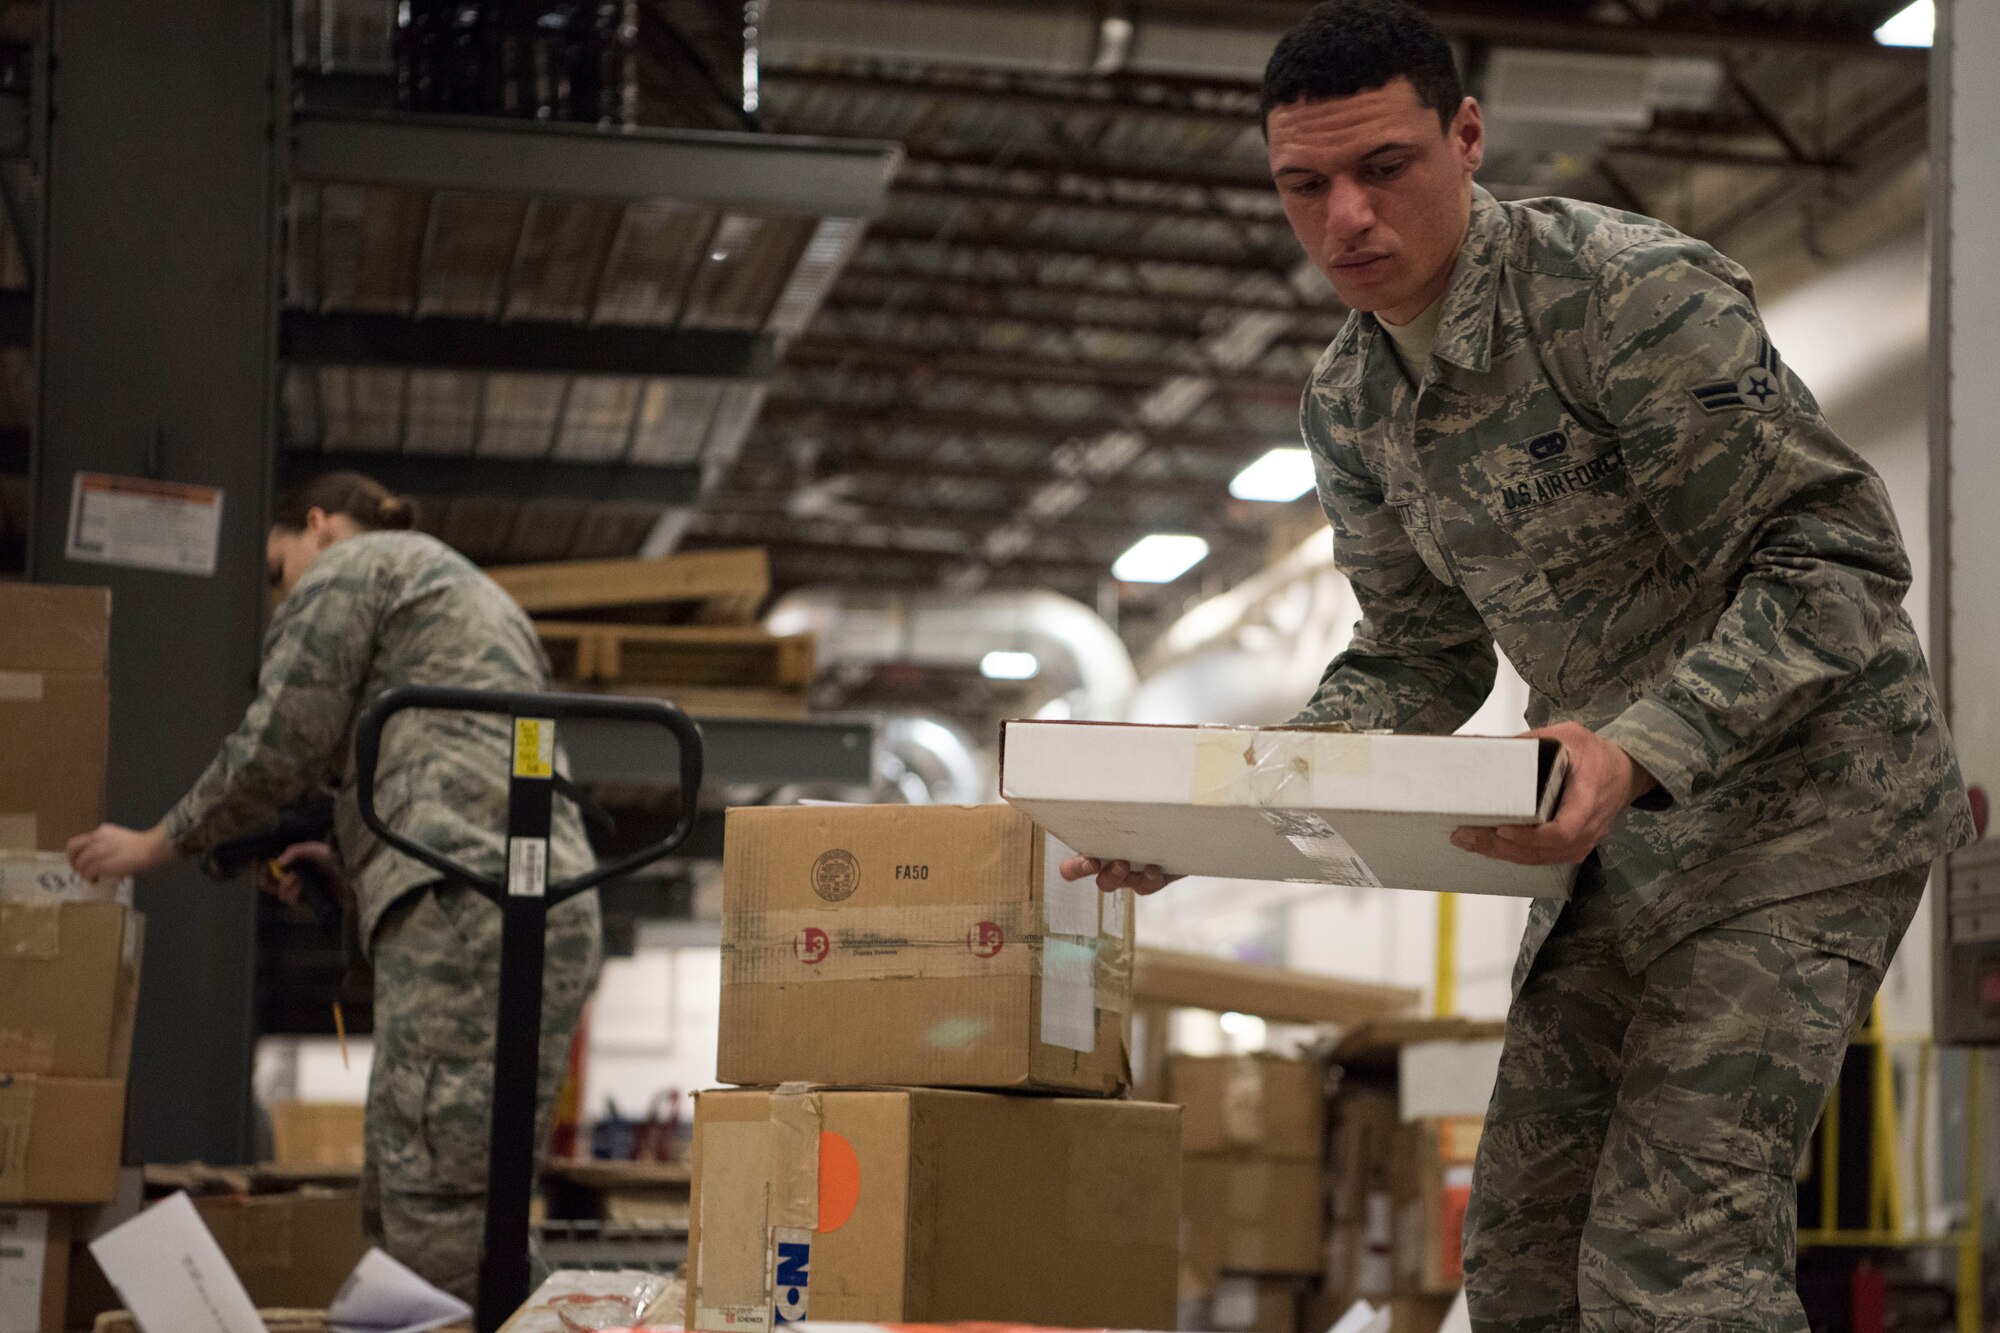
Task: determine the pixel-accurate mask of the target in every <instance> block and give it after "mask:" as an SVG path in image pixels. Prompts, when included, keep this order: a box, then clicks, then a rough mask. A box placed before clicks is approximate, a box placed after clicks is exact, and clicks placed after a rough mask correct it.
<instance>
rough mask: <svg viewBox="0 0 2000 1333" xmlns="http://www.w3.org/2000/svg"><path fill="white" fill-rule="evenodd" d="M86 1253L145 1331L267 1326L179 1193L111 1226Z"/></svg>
mask: <svg viewBox="0 0 2000 1333" xmlns="http://www.w3.org/2000/svg"><path fill="white" fill-rule="evenodd" d="M90 1252H91V1254H92V1255H93V1256H95V1257H96V1259H97V1263H98V1266H99V1267H100V1268H102V1269H103V1270H104V1276H105V1277H107V1278H109V1279H110V1281H111V1285H112V1286H113V1287H115V1288H117V1290H118V1295H119V1298H120V1299H121V1300H123V1301H124V1302H125V1308H126V1309H128V1310H130V1311H131V1312H132V1317H133V1318H134V1319H136V1320H137V1321H138V1323H139V1327H140V1328H142V1329H145V1330H146V1333H166V1330H169V1329H171V1330H172V1333H267V1330H266V1329H265V1327H264V1321H263V1320H261V1319H259V1318H258V1317H257V1307H256V1306H254V1305H252V1304H251V1303H250V1293H249V1292H247V1291H245V1290H244V1289H243V1283H242V1282H241V1281H240V1280H239V1279H238V1278H237V1276H236V1271H235V1270H234V1269H232V1268H231V1267H230V1266H229V1260H227V1259H225V1258H223V1256H222V1247H221V1246H220V1245H217V1244H216V1243H215V1237H214V1236H212V1235H210V1234H209V1232H208V1227H207V1226H206V1225H205V1224H204V1223H203V1222H202V1220H201V1214H200V1213H197V1212H196V1211H195V1210H194V1204H193V1203H192V1202H190V1201H189V1199H188V1196H187V1195H186V1194H176V1195H173V1196H172V1197H170V1198H166V1199H162V1200H161V1201H160V1202H158V1203H156V1204H154V1205H153V1206H152V1207H151V1208H148V1209H147V1210H146V1211H145V1212H143V1213H141V1214H139V1215H138V1216H137V1217H135V1218H133V1219H132V1220H131V1221H129V1222H127V1223H125V1224H124V1225H122V1226H119V1227H114V1228H113V1229H112V1230H110V1231H108V1232H106V1233H105V1234H104V1235H102V1236H100V1237H98V1238H97V1239H96V1240H94V1241H92V1242H91V1243H90Z"/></svg>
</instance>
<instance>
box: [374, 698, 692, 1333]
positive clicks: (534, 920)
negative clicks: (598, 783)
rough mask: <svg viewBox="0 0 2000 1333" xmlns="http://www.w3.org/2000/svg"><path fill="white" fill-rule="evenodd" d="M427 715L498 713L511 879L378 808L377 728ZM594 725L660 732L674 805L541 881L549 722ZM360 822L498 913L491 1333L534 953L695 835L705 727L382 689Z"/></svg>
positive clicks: (528, 1178) (602, 708)
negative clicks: (662, 831) (553, 922)
mask: <svg viewBox="0 0 2000 1333" xmlns="http://www.w3.org/2000/svg"><path fill="white" fill-rule="evenodd" d="M412 709H435V710H446V711H453V712H467V713H498V714H501V715H502V716H505V717H507V718H508V719H509V720H510V723H511V729H510V734H511V737H512V744H511V762H510V765H509V779H508V799H507V872H506V874H505V876H504V877H495V876H492V875H485V874H481V873H479V872H478V871H475V870H472V869H471V868H469V867H467V866H462V865H460V864H458V862H456V861H453V860H452V859H451V858H450V857H448V856H445V855H444V854H442V853H440V852H438V851H436V850H434V849H432V848H430V847H426V846H424V845H423V844H421V843H418V842H415V841H413V840H411V839H409V838H406V837H404V836H403V835H402V834H400V833H398V832H396V831H395V830H394V829H392V828H390V827H389V826H388V825H387V824H385V823H384V822H383V821H382V818H381V816H380V814H379V813H377V811H376V809H375V769H376V764H377V761H378V760H379V758H380V756H381V747H382V729H383V727H384V726H386V725H387V724H388V722H389V719H391V718H392V717H394V716H395V715H396V714H398V713H402V712H406V711H409V710H412ZM577 719H590V720H598V721H606V722H631V723H639V724H649V725H654V726H659V727H664V728H665V729H666V730H667V731H669V732H671V733H672V734H673V737H674V740H675V741H676V743H677V745H678V748H679V751H680V797H679V806H678V809H677V810H676V812H675V819H674V824H673V827H672V828H671V829H670V830H668V832H667V834H666V836H665V837H663V838H661V839H660V840H658V841H657V842H654V843H651V844H649V845H647V846H645V847H643V848H641V849H640V850H638V851H636V852H633V853H631V854H630V855H627V856H623V857H620V858H619V859H618V860H616V861H613V862H611V863H609V864H606V865H600V866H598V867H597V868H596V869H595V870H592V871H590V872H589V873H588V874H583V875H578V876H577V877H576V878H574V879H568V880H563V881H561V882H559V883H554V884H551V883H549V881H548V867H549V825H550V811H551V808H552V805H553V802H554V795H555V779H556V764H555V755H556V749H555V743H556V724H557V723H558V722H559V721H563V720H577ZM354 768H355V787H356V795H357V796H358V797H359V798H360V805H361V819H362V822H363V823H365V824H366V825H367V826H368V827H369V828H370V829H371V830H373V832H374V833H375V835H376V836H377V837H379V838H381V839H382V841H384V842H385V843H387V844H389V845H390V846H391V847H394V848H395V849H396V850H397V851H400V852H402V853H403V854H404V855H406V856H409V857H412V858H413V859H415V860H417V861H420V862H422V863H423V864H425V865H427V866H429V867H430V868H431V869H433V870H435V871H437V872H438V873H439V874H441V875H444V876H447V877H449V878H451V879H454V880H457V881H459V882H461V883H465V884H469V885H471V886H472V887H473V888H475V889H477V890H479V892H481V893H483V894H485V895H486V897H487V898H489V899H491V900H492V901H493V903H494V904H495V905H496V906H498V907H499V908H500V912H501V918H500V920H501V926H500V1004H499V1014H498V1022H497V1024H496V1026H495V1028H494V1042H493V1109H492V1118H491V1122H490V1134H489V1144H488V1149H487V1177H486V1239H485V1248H484V1250H483V1252H482V1254H481V1258H480V1264H479V1299H478V1301H477V1303H476V1305H475V1308H474V1320H475V1324H474V1327H475V1328H476V1329H477V1330H478V1333H495V1330H497V1329H498V1328H499V1327H500V1325H501V1324H503V1323H505V1322H506V1320H507V1318H508V1317H509V1316H510V1315H511V1314H512V1313H513V1312H514V1311H515V1310H516V1309H518V1308H519V1307H520V1306H521V1304H522V1303H523V1302H524V1301H526V1300H527V1299H528V1294H529V1293H528V1277H529V1265H528V1204H529V1200H530V1198H531V1196H532V1195H533V1193H534V1183H535V1181H534V1172H535V1158H536V1154H537V1150H538V1148H539V1146H540V1145H538V1144H537V1143H536V1142H535V1084H536V1079H537V1075H538V1072H539V1070H538V1066H539V1064H540V1054H541V1031H542V961H543V960H542V950H543V945H544V932H545V929H546V926H547V923H548V914H549V909H550V908H553V907H556V906H558V905H559V904H561V903H563V902H566V901H568V900H569V899H571V898H574V897H575V896H576V895H577V894H579V893H582V892H583V891H584V890H586V889H590V888H594V887H596V886H597V885H599V884H602V883H604V882H605V881H606V880H609V879H614V878H617V877H618V876H620V875H629V874H631V873H632V872H633V871H635V870H638V869H639V868H640V867H642V866H646V865H650V864H651V863H652V862H654V861H657V860H659V859H661V858H662V857H664V856H667V855H669V854H671V853H672V852H673V851H674V849H675V848H677V847H679V846H680V845H681V843H683V842H684V841H686V840H687V836H688V834H689V832H690V831H691V830H692V829H693V827H694V820H695V814H696V807H697V805H698V800H699V796H700V793H701V771H702V748H701V730H700V728H699V727H697V726H696V725H695V723H694V721H693V720H692V719H691V718H689V717H688V715H687V714H685V713H683V712H681V711H680V710H679V709H678V708H675V707H673V706H672V705H670V704H668V703H665V702H663V701H661V700H658V699H622V698H613V697H608V696H605V695H594V694H553V693H528V692H516V691H500V690H468V689H452V688H446V687H441V686H428V685H407V686H402V687H400V688H397V689H393V690H390V691H389V692H388V693H387V694H385V695H383V696H382V697H381V698H380V699H379V700H377V701H376V702H375V704H374V705H373V706H372V707H370V708H369V710H368V712H367V713H366V714H365V715H364V716H363V717H362V719H361V725H360V727H359V728H358V729H357V731H356V734H355V739H354Z"/></svg>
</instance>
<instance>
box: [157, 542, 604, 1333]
mask: <svg viewBox="0 0 2000 1333" xmlns="http://www.w3.org/2000/svg"><path fill="white" fill-rule="evenodd" d="M547 679H548V662H547V659H546V657H544V656H543V653H542V648H541V644H540V642H539V641H538V639H537V638H536V635H535V631H534V628H533V626H532V625H531V624H530V623H529V621H528V619H527V617H526V616H525V615H523V614H522V612H521V609H520V608H519V607H518V606H516V605H515V604H514V602H513V601H512V600H511V599H510V598H509V597H508V596H507V594H506V593H504V592H502V591H501V590H500V588H499V587H498V586H497V585H496V584H494V583H493V581H492V580H490V579H488V578H487V577H486V576H485V575H483V574H481V573H480V572H479V571H478V570H477V569H476V568H474V567H473V566H472V565H471V564H470V563H468V562H467V561H466V560H465V559H464V558H463V557H462V556H460V555H458V554H457V553H456V552H454V551H452V550H451V549H450V548H449V547H447V546H445V545H444V544H443V543H441V542H439V541H437V540H436V539H434V538H432V537H428V536H425V535H422V534H420V533H414V532H363V533H361V534H359V535H356V536H350V537H346V538H344V539H342V540H339V541H336V542H334V543H333V544H332V545H330V546H328V547H327V548H326V549H325V550H324V551H323V552H322V553H321V554H320V555H319V556H318V558H317V560H316V561H315V562H314V563H313V564H312V566H311V568H310V570H309V571H308V572H307V573H306V574H305V575H304V577H303V578H301V579H300V580H299V582H298V585H297V586H296V587H295V588H294V589H293V590H292V592H291V593H290V595H288V596H287V597H286V598H285V599H284V600H283V601H282V602H281V603H280V604H279V605H278V608H277V611H276V613H275V615H274V616H273V617H272V621H271V627H270V630H269V632H268V634H267V635H266V637H265V643H264V661H263V666H262V670H261V673H260V677H259V687H258V694H257V698H256V700H255V702H253V703H252V704H251V706H250V710H249V712H248V713H247V714H246V715H245V717H244V719H243V722H242V725H241V726H239V727H238V728H237V730H236V731H235V733H234V734H233V735H231V736H230V737H229V739H228V740H226V741H225V742H224V743H223V745H222V749H221V752H220V753H218V754H217V755H216V757H215V760H214V762H213V763H211V764H210V765H209V768H208V771H207V772H205V773H204V774H203V775H202V777H201V779H200V780H199V781H198V782H196V783H195V785H194V787H193V789H192V790H190V791H189V792H188V794H187V795H186V796H185V797H184V798H183V799H182V800H181V802H180V804H178V805H177V806H175V808H174V810H173V812H172V813H171V814H169V815H168V816H167V818H166V820H165V821H164V823H163V825H162V829H163V831H164V833H165V834H166V836H167V838H168V839H169V840H170V841H171V843H172V844H173V846H174V847H175V848H177V849H178V850H179V851H180V852H182V853H183V854H186V855H189V856H199V855H201V854H202V853H204V852H206V851H207V850H209V849H210V848H211V847H213V846H215V845H216V844H217V843H220V842H223V841H226V840H228V839H229V838H232V837H235V836H237V835H239V834H241V833H244V832H247V831H249V830H250V829H252V828H255V827H256V826H257V825H259V824H261V823H264V822H266V821H268V820H269V819H271V818H272V817H273V816H274V815H275V813H276V811H277V810H278V809H279V807H281V806H283V805H285V804H287V803H289V802H291V801H293V800H296V799H298V798H299V797H300V796H302V795H303V794H305V793H306V792H307V791H308V790H309V789H311V788H313V787H315V786H317V785H318V784H320V783H321V782H323V781H325V780H327V779H328V778H329V777H330V778H331V780H332V781H333V783H334V785H335V788H336V798H335V806H334V842H335V850H336V853H337V857H338V861H339V866H340V870H341V877H342V879H343V880H344V882H345V883H346V884H347V886H348V887H349V888H350V889H351V890H352V892H353V894H354V900H355V909H356V911H357V913H358V916H359V939H360V942H361V944H362V947H363V949H364V951H365V952H367V953H368V954H369V955H370V956H371V957H372V961H373V965H374V973H375V1055H374V1064H373V1067H372V1070H371V1072H370V1075H369V1084H368V1111H367V1168H366V1174H365V1178H364V1191H363V1192H364V1201H365V1206H366V1212H367V1222H368V1230H369V1234H370V1236H371V1238H372V1239H374V1240H375V1241H377V1242H378V1243H380V1244H381V1245H382V1246H383V1248H385V1249H386V1250H388V1251H389V1253H391V1254H392V1255H394V1256H395V1257H396V1258H398V1259H400V1260H402V1261H403V1262H404V1263H406V1264H408V1265H409V1266H410V1267H411V1268H413V1269H415V1270H416V1271H417V1272H418V1273H420V1274H422V1275H423V1276H424V1277H426V1278H428V1279H429V1280H430V1281H432V1282H434V1283H436V1284H438V1285H439V1286H441V1287H443V1288H445V1289H446V1290H449V1291H452V1292H454V1293H456V1294H458V1295H460V1296H462V1297H464V1298H466V1299H467V1300H470V1299H472V1298H473V1296H474V1289H475V1287H476V1286H477V1275H478V1268H479V1250H480V1242H481V1239H482V1226H483V1218H484V1216H485V1206H486V1129H487V1113H488V1108H489V1106H490V1104H491V1098H492V1084H493V1065H492V1061H493V1043H494V1029H493V1024H494V1017H495V1014H496V1011H497V1006H498V969H499V958H500V911H499V909H498V908H497V907H496V906H494V905H493V904H492V903H491V902H490V901H488V900H487V899H486V898H485V897H484V896H482V895H481V894H480V893H479V892H477V891H476V890H474V889H472V888H470V887H468V886H466V885H463V884H455V883H440V882H438V876H437V872H436V871H434V870H432V869H430V868H429V867H427V866H425V865H422V864H420V863H419V862H416V861H413V860H411V859H410V858H409V857H406V856H404V855H403V854H402V853H400V852H398V851H396V850H394V849H393V848H391V847H388V846H386V845H384V844H383V843H382V842H381V840H380V839H378V838H376V837H375V835H374V834H372V833H370V832H369V831H368V829H367V828H366V827H365V826H364V825H363V824H362V822H361V814H360V806H359V803H358V801H357V799H356V796H355V787H354V772H353V743H354V729H355V725H356V723H357V722H358V720H359V719H360V716H361V714H362V713H363V712H364V711H366V709H367V707H368V705H369V704H370V703H371V702H373V701H374V700H375V699H377V698H379V697H380V696H381V695H382V694H383V693H385V692H386V691H388V690H390V689H393V688H395V687H396V686H399V685H450V686H457V687H461V688H472V689H492V690H538V689H543V688H545V687H546V684H547ZM510 755H511V751H510V731H509V727H508V722H507V719H506V718H504V717H500V716H496V715H485V714H473V713H450V712H434V711H430V710H420V711H414V712H409V713H404V714H401V715H399V716H398V717H396V718H394V719H392V720H391V722H390V723H389V725H388V727H387V728H386V729H385V731H384V735H383V740H382V749H381V753H380V758H379V762H378V765H377V776H376V781H375V802H376V807H377V809H378V810H379V811H380V812H381V814H382V816H383V818H384V819H385V820H386V821H387V822H388V823H389V824H391V825H392V826H394V827H395V828H396V829H397V830H398V831H399V832H401V833H403V834H405V835H407V836H408V837H410V838H413V839H415V840H416V841H418V842H420V843H424V844H426V845H428V846H430V847H433V848H435V849H437V850H438V851H440V852H442V853H443V854H445V855H446V856H449V857H450V858H452V859H453V860H454V861H457V862H458V863H460V864H461V865H465V866H468V867H470V868H472V869H474V870H477V871H481V872H483V873H487V874H493V875H499V874H501V873H503V872H504V869H505V865H506V853H505V829H506V824H507V788H508V772H509V761H510ZM591 865H592V858H591V852H590V846H589V843H588V841H587V840H586V839H585V837H584V833H583V827H582V824H581V821H580V819H579V817H578V815H577V812H576V809H575V807H574V806H573V805H571V804H570V803H569V802H567V801H562V800H558V801H557V802H556V803H555V810H554V825H553V828H552V837H551V839H550V867H549V877H550V879H551V880H555V879H566V878H569V877H571V876H574V875H579V874H582V873H584V872H585V871H587V870H588V869H589V868H590V867H591ZM599 947H600V946H599V923H598V909H597V897H596V895H595V894H594V893H586V894H582V895H579V896H578V897H576V898H573V899H571V900H570V901H568V902H566V903H563V904H562V905H561V906H559V907H557V908H555V909H554V910H553V911H551V912H550V914H549V926H548V936H547V958H546V962H545V965H544V966H545V971H544V976H545V983H544V987H543V1001H542V1002H543V1009H542V1032H541V1075H542V1076H541V1089H540V1091H541V1103H540V1108H539V1109H540V1118H539V1122H538V1123H539V1124H540V1126H541V1129H542V1133H543V1136H544V1137H546V1133H547V1129H548V1124H549V1119H550V1115H551V1112H552V1108H553V1105H554V1100H555V1095H556V1092H557V1090H558V1089H559V1088H560V1086H561V1083H562V1079H563V1074H564V1070H565V1061H566V1056H567V1053H568V1049H569V1041H570V1036H571V1034H572V1033H573V1032H574V1031H575V1028H576V1023H577V1019H578V1017H579V1015H580V1014H581V1011H582V1008H583V1002H584V1000H585V998H586V997H587V996H588V994H589V991H590V988H591V986H592V984H593V983H594V981H595V978H596V974H597V967H598V960H599ZM509 1039H510V1040H516V1039H519V1038H518V1036H517V1035H516V1034H509Z"/></svg>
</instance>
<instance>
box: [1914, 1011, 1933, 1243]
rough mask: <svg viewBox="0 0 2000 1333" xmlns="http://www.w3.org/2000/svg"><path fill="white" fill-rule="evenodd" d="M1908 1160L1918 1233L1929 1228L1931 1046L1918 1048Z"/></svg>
mask: <svg viewBox="0 0 2000 1333" xmlns="http://www.w3.org/2000/svg"><path fill="white" fill-rule="evenodd" d="M1911 1139H1912V1143H1911V1145H1910V1161H1911V1163H1912V1165H1913V1166H1914V1168H1915V1170H1916V1192H1917V1232H1918V1234H1919V1235H1926V1236H1927V1235H1929V1234H1930V1229H1931V1190H1930V1156H1931V1154H1930V1144H1931V1044H1930V1042H1928V1041H1926V1042H1924V1043H1922V1044H1921V1045H1919V1046H1918V1047H1917V1129H1916V1133H1914V1134H1913V1135H1911Z"/></svg>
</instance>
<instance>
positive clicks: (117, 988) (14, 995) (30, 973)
mask: <svg viewBox="0 0 2000 1333" xmlns="http://www.w3.org/2000/svg"><path fill="white" fill-rule="evenodd" d="M138 951H139V918H138V916H137V914H136V913H133V912H131V911H129V910H128V909H126V908H123V907H120V906H118V905H117V904H116V903H72V902H46V903H23V902H11V901H5V900H0V1073H6V1074H65V1075H72V1076H75V1077H78V1078H118V1077H122V1076H123V1075H124V1073H125V1061H124V1059H123V1057H124V1056H125V1054H126V1053H127V1051H126V1048H127V1047H128V1046H129V1034H130V1031H131V1027H130V1024H131V1004H132V1002H133V1001H134V1000H135V999H136V994H137V985H136V975H132V976H128V973H132V974H136V971H137V968H138Z"/></svg>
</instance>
